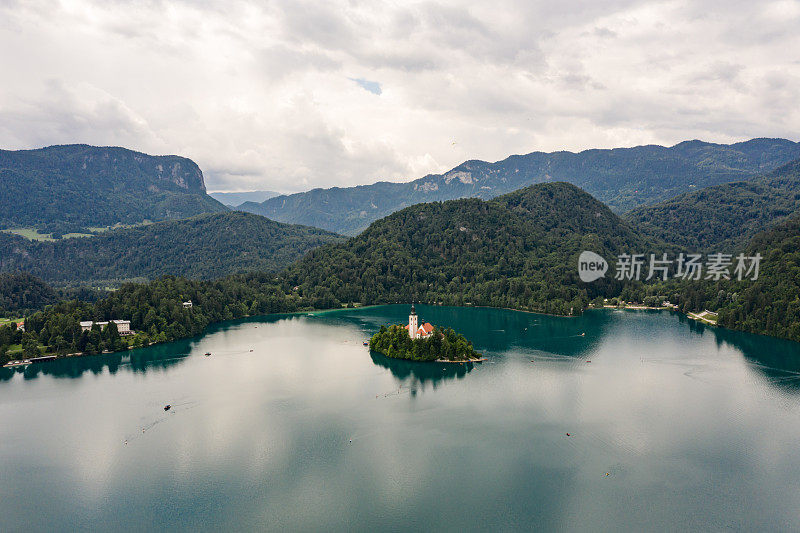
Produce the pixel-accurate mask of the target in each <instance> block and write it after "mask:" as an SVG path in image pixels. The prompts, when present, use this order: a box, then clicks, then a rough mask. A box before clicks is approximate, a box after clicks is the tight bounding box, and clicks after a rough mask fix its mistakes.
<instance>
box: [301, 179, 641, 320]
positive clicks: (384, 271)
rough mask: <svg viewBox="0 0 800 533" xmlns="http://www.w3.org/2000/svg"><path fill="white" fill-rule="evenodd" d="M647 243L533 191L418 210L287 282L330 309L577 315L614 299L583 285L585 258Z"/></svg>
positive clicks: (556, 188)
mask: <svg viewBox="0 0 800 533" xmlns="http://www.w3.org/2000/svg"><path fill="white" fill-rule="evenodd" d="M652 247H653V244H652V243H651V242H650V241H648V240H647V239H645V238H643V237H641V236H640V235H639V234H637V233H636V232H635V231H633V230H632V229H631V228H630V227H629V226H628V225H627V224H626V223H625V222H624V221H623V220H621V219H620V218H619V217H618V216H616V215H615V214H613V213H612V212H611V211H610V210H609V208H608V207H607V206H605V205H603V204H602V203H601V202H599V201H598V200H596V199H595V198H593V197H592V196H590V195H589V194H587V193H585V192H584V191H582V190H580V189H579V188H577V187H575V186H574V185H570V184H567V183H549V184H539V185H533V186H531V187H528V188H526V189H522V190H520V191H517V192H514V193H511V194H508V195H505V196H501V197H498V198H496V199H495V200H492V201H485V200H479V199H477V198H471V199H463V200H451V201H447V202H433V203H427V204H419V205H415V206H412V207H408V208H406V209H403V210H402V211H398V212H397V213H394V214H392V215H390V216H388V217H386V218H384V219H382V220H379V221H378V222H375V223H373V224H372V225H371V226H370V227H369V228H368V229H367V230H366V231H364V232H363V233H362V234H361V235H359V236H357V237H354V238H352V239H350V240H349V241H347V242H344V243H340V244H336V245H329V246H326V247H323V248H320V249H317V250H315V251H313V252H312V253H311V254H309V255H308V256H307V257H305V258H304V259H303V260H301V261H300V262H298V263H296V264H294V265H292V266H291V267H290V268H289V269H288V271H287V272H286V274H285V276H286V278H287V281H288V282H289V284H292V285H298V286H300V288H301V289H300V293H301V294H303V295H304V296H306V297H313V298H317V299H327V301H329V302H331V304H332V305H334V304H336V303H339V302H341V303H347V302H362V303H365V304H370V303H392V302H408V301H411V300H420V301H427V302H443V303H444V304H451V305H491V306H495V307H514V308H518V309H529V310H536V311H544V312H549V313H560V314H569V313H570V310H571V309H572V310H573V311H574V312H575V313H578V312H579V311H580V310H581V309H583V308H584V307H585V306H586V304H588V302H589V300H591V299H592V298H594V297H595V296H597V295H598V294H603V293H606V292H614V291H615V290H617V291H618V290H619V289H618V288H616V289H615V286H616V283H617V282H615V281H614V280H613V279H608V278H609V277H613V272H614V271H613V268H614V266H613V264H612V265H611V266H610V270H611V273H610V275H609V276H607V278H606V279H604V280H599V281H597V282H595V283H592V284H583V283H582V282H581V281H580V280H579V279H578V272H577V260H578V255H579V254H580V252H581V251H583V250H591V251H594V252H596V253H599V254H600V255H602V256H604V257H607V258H609V259H610V258H612V257H616V254H618V253H623V252H626V251H627V252H630V251H631V250H636V251H640V253H646V252H647V251H649V250H651V249H652Z"/></svg>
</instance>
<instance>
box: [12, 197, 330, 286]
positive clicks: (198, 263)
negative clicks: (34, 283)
mask: <svg viewBox="0 0 800 533" xmlns="http://www.w3.org/2000/svg"><path fill="white" fill-rule="evenodd" d="M341 240H342V238H341V237H339V236H337V235H334V234H332V233H328V232H327V231H324V230H320V229H317V228H310V227H307V226H297V225H290V224H281V223H279V222H274V221H272V220H269V219H267V218H264V217H261V216H258V215H252V214H249V213H241V212H228V213H218V214H209V215H199V216H196V217H193V218H189V219H185V220H177V221H167V222H159V223H154V224H149V225H145V226H138V227H134V228H125V229H117V230H110V231H108V232H105V233H102V234H99V235H96V236H94V237H85V238H72V239H62V240H58V241H54V242H34V241H29V240H26V239H24V238H22V237H19V236H16V235H9V234H5V233H0V271H19V270H24V271H26V272H29V273H32V274H34V275H36V276H39V277H41V278H43V279H45V280H46V281H48V282H50V283H62V284H63V283H92V284H95V285H102V286H118V285H119V284H120V283H121V282H123V281H126V280H134V279H139V280H144V279H152V278H155V277H158V276H162V275H166V274H173V275H178V276H184V277H188V278H194V279H212V278H219V277H222V276H226V275H228V274H234V273H241V272H251V271H261V272H273V273H274V272H277V271H279V270H281V269H283V268H284V267H286V266H287V265H289V264H290V263H291V262H292V261H295V260H296V259H298V258H300V257H302V256H303V255H304V254H305V253H306V252H308V251H309V250H311V249H312V248H315V247H317V246H320V245H322V244H326V243H332V242H339V241H341Z"/></svg>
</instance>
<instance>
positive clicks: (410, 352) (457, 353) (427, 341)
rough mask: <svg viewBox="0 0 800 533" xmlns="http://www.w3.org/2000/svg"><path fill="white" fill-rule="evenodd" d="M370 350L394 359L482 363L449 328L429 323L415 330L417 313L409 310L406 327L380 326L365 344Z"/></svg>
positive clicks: (412, 309) (481, 359) (477, 354)
mask: <svg viewBox="0 0 800 533" xmlns="http://www.w3.org/2000/svg"><path fill="white" fill-rule="evenodd" d="M369 348H370V350H375V351H376V352H379V353H382V354H383V355H385V356H387V357H392V358H395V359H408V360H410V361H435V362H439V363H466V362H480V361H485V360H486V359H484V358H483V357H481V354H480V353H478V352H476V351H475V350H474V349H473V347H472V343H471V342H470V341H468V340H467V339H465V338H464V336H463V335H461V334H459V333H456V332H455V331H453V330H452V329H450V328H446V329H442V328H438V327H435V326H433V325H431V324H429V323H427V322H426V323H424V324H422V325H421V326H418V323H417V313H416V311H415V310H414V306H413V305H412V306H411V314H410V315H409V317H408V326H402V325H394V326H388V327H387V326H381V329H380V331H379V332H378V333H376V334H375V335H373V336H372V338H371V339H370V341H369Z"/></svg>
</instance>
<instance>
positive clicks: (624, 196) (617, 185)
mask: <svg viewBox="0 0 800 533" xmlns="http://www.w3.org/2000/svg"><path fill="white" fill-rule="evenodd" d="M797 158H800V143H796V142H792V141H788V140H785V139H752V140H750V141H746V142H740V143H735V144H729V145H726V144H713V143H708V142H702V141H685V142H682V143H679V144H676V145H675V146H671V147H664V146H656V145H648V146H638V147H634V148H615V149H610V150H586V151H583V152H579V153H573V152H565V151H562V152H553V153H544V152H533V153H530V154H526V155H514V156H511V157H508V158H506V159H504V160H502V161H498V162H495V163H488V162H486V161H477V160H472V161H466V162H464V163H462V164H460V165H458V166H457V167H455V168H453V169H452V170H450V171H448V172H446V173H444V174H431V175H428V176H425V177H424V178H420V179H417V180H414V181H411V182H407V183H389V182H379V183H375V184H372V185H362V186H358V187H346V188H339V187H334V188H330V189H314V190H311V191H307V192H301V193H296V194H291V195H281V196H276V197H274V198H270V199H268V200H266V201H264V202H261V203H255V202H246V203H244V204H242V205H240V206H239V207H238V209H240V210H242V211H247V212H251V213H256V214H260V215H264V216H266V217H268V218H271V219H273V220H277V221H280V222H288V223H293V224H306V225H310V226H316V227H319V228H323V229H327V230H329V231H333V232H336V233H341V234H345V235H356V234H358V233H359V232H361V231H363V230H364V229H365V228H366V227H367V226H369V224H370V223H372V222H374V221H375V220H378V219H380V218H382V217H384V216H386V215H389V214H390V213H393V212H395V211H398V210H400V209H402V208H404V207H407V206H410V205H414V204H417V203H424V202H432V201H443V200H451V199H457V198H465V197H477V198H482V199H490V198H494V197H496V196H499V195H502V194H505V193H509V192H512V191H515V190H518V189H521V188H523V187H526V186H528V185H531V184H534V183H541V182H554V181H566V182H569V183H573V184H575V185H577V186H579V187H581V188H582V189H584V190H585V191H586V192H588V193H589V194H592V195H593V196H595V197H596V198H597V199H599V200H600V201H602V202H604V203H606V204H607V205H608V206H610V207H611V209H612V210H613V211H615V212H617V213H624V212H626V211H629V210H631V209H633V208H635V207H638V206H641V205H647V204H652V203H656V202H659V201H663V200H666V199H669V198H671V197H674V196H676V195H679V194H681V193H685V192H689V191H692V190H696V189H701V188H704V187H708V186H713V185H718V184H721V183H726V182H731V181H741V180H743V179H746V178H750V177H752V176H754V175H757V174H762V173H765V172H769V171H772V170H774V169H775V168H777V167H779V166H780V165H783V164H786V163H787V162H789V161H792V160H794V159H797Z"/></svg>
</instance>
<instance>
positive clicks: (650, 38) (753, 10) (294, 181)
mask: <svg viewBox="0 0 800 533" xmlns="http://www.w3.org/2000/svg"><path fill="white" fill-rule="evenodd" d="M798 28H800V0H778V1H774V2H769V1H763V2H762V1H752V0H749V1H738V0H724V1H723V0H711V1H703V2H689V1H668V2H653V1H636V0H579V1H561V2H544V1H540V2H532V1H524V0H519V1H513V0H511V1H506V0H494V1H492V2H485V1H475V2H470V1H464V2H403V3H399V2H378V1H375V2H362V1H350V2H347V1H326V2H318V3H311V2H303V1H302V0H301V1H296V0H293V1H286V2H281V1H274V2H238V1H236V0H225V1H219V2H216V1H214V0H210V1H205V2H199V1H198V2H188V1H187V2H181V1H171V2H167V1H152V2H145V1H137V2H126V1H121V0H117V1H108V0H106V1H97V2H94V1H90V0H64V1H61V2H58V1H55V0H48V1H39V0H22V1H19V2H17V1H15V0H10V1H9V0H0V80H2V83H0V147H2V148H6V149H23V148H33V147H40V146H46V145H50V144H65V143H89V144H97V145H119V146H126V147H129V148H133V149H137V150H141V151H144V152H148V153H152V154H179V155H184V156H187V157H190V158H192V159H194V160H195V161H197V162H198V163H199V164H200V166H201V167H202V168H203V171H204V173H205V175H206V182H207V185H208V188H209V190H251V189H271V190H278V191H281V192H292V191H298V190H306V189H309V188H313V187H328V186H334V185H355V184H362V183H372V182H374V181H377V180H391V181H406V180H409V179H413V178H417V177H420V176H423V175H425V174H426V173H429V172H442V171H445V170H447V169H449V168H452V167H453V166H455V165H457V164H458V163H460V162H461V161H463V160H466V159H485V160H491V161H495V160H498V159H503V158H505V157H506V156H508V155H510V154H514V153H527V152H531V151H535V150H543V151H553V150H562V149H563V150H573V151H574V150H582V149H586V148H594V147H615V146H632V145H637V144H647V143H657V144H667V145H669V144H674V143H677V142H679V141H681V140H685V139H692V138H699V139H704V140H709V141H714V142H732V141H738V140H744V139H748V138H751V137H761V136H770V137H786V138H790V139H792V140H796V141H797V140H800V104H798V103H799V102H800V31H798Z"/></svg>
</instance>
